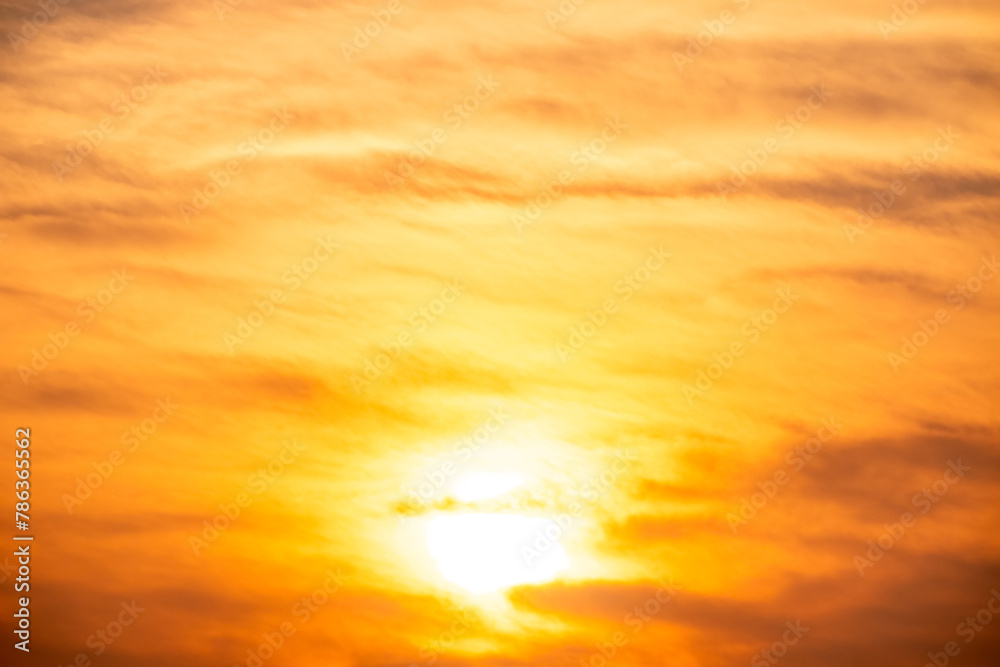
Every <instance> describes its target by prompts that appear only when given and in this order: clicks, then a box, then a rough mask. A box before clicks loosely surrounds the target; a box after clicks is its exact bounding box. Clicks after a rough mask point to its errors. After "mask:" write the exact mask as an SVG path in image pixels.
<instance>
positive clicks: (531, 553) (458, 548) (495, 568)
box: [426, 471, 569, 593]
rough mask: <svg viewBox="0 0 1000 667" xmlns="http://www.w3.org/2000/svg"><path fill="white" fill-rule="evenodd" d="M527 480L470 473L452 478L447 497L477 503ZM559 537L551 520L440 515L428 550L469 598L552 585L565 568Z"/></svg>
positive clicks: (429, 532) (433, 520) (431, 523)
mask: <svg viewBox="0 0 1000 667" xmlns="http://www.w3.org/2000/svg"><path fill="white" fill-rule="evenodd" d="M526 479H527V478H526V476H525V475H522V474H519V473H513V472H496V471H469V472H467V473H465V474H463V475H460V476H459V477H457V478H456V479H455V481H454V483H453V484H452V487H451V495H452V496H453V497H454V498H455V499H456V500H459V501H461V502H463V503H470V504H475V503H477V502H479V501H482V500H487V499H490V498H497V497H500V496H503V495H505V494H508V493H510V492H511V491H513V490H514V489H516V488H518V487H520V486H521V485H523V484H524V483H525V481H526ZM561 533H562V530H561V528H560V527H559V526H558V525H557V524H556V523H555V522H554V521H552V520H550V519H546V518H544V517H536V516H525V515H521V514H515V513H512V512H494V513H488V512H475V511H468V512H440V513H437V514H435V515H434V516H432V517H430V519H429V520H428V522H427V527H426V539H427V549H428V551H429V552H430V555H431V558H433V559H434V561H435V563H436V564H437V568H438V571H439V572H440V573H441V576H442V577H444V579H445V580H447V581H449V582H451V583H453V584H455V585H457V586H461V587H462V588H464V589H466V590H467V591H469V592H471V593H492V592H494V591H498V590H501V589H503V588H507V587H509V586H514V585H517V584H530V583H542V582H546V581H551V580H552V579H553V578H554V577H555V576H556V574H558V573H559V572H560V571H561V570H563V569H565V568H566V567H567V566H568V565H569V559H568V558H567V556H566V551H565V550H564V549H563V547H562V545H561V544H560V543H559V539H558V538H559V537H560V536H561Z"/></svg>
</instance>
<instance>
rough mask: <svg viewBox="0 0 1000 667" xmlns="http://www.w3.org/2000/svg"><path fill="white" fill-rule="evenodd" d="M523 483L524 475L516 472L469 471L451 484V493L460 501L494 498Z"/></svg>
mask: <svg viewBox="0 0 1000 667" xmlns="http://www.w3.org/2000/svg"><path fill="white" fill-rule="evenodd" d="M522 484H524V476H523V475H518V474H516V473H502V472H469V473H466V474H464V475H462V476H461V477H459V478H458V479H456V480H455V483H454V484H453V485H452V494H453V495H454V496H455V497H456V498H457V499H459V500H461V501H462V502H467V503H468V502H474V501H477V500H486V499H487V498H496V497H497V496H502V495H503V494H505V493H507V492H508V491H511V490H513V489H516V488H517V487H519V486H521V485H522Z"/></svg>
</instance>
